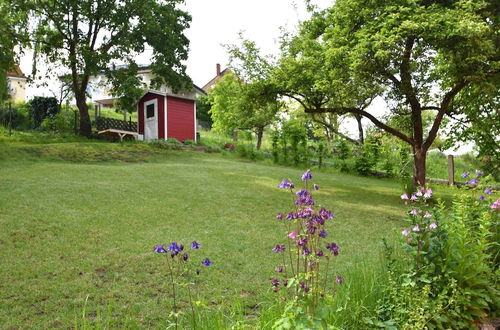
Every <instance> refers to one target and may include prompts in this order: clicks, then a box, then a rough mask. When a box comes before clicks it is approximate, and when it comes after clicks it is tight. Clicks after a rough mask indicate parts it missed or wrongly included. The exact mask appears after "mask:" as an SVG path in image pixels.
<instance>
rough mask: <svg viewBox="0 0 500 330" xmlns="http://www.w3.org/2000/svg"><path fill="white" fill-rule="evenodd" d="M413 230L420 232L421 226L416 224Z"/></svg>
mask: <svg viewBox="0 0 500 330" xmlns="http://www.w3.org/2000/svg"><path fill="white" fill-rule="evenodd" d="M412 230H413V231H414V232H419V231H420V227H419V226H418V225H415V226H414V227H413V228H412Z"/></svg>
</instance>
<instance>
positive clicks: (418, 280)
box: [366, 190, 500, 329]
mask: <svg viewBox="0 0 500 330" xmlns="http://www.w3.org/2000/svg"><path fill="white" fill-rule="evenodd" d="M431 193H432V192H431V191H430V190H426V191H425V193H424V191H423V190H420V191H418V192H417V193H416V194H415V195H412V196H411V198H409V197H408V195H407V194H403V195H402V198H403V199H405V200H407V201H408V202H409V201H410V200H412V201H413V202H411V203H412V210H411V211H410V212H409V214H408V219H407V221H408V222H409V225H408V226H407V228H405V229H404V230H403V231H402V234H403V237H404V243H403V245H402V248H403V251H404V252H405V254H404V257H403V258H399V259H398V258H395V257H394V256H393V253H392V251H391V250H390V249H388V248H387V251H388V253H387V256H388V257H387V258H388V263H389V275H390V279H389V283H388V285H387V286H386V295H385V296H386V297H385V298H384V300H383V301H382V302H381V304H380V309H379V319H378V320H376V321H374V320H372V319H367V320H366V322H367V324H372V325H374V324H379V323H380V322H381V323H380V324H386V323H387V322H390V323H393V324H398V325H400V326H401V328H407V327H415V328H424V327H428V328H431V329H434V328H439V329H442V328H445V329H469V328H474V324H476V323H478V322H480V321H481V320H482V318H484V317H485V316H486V315H488V314H489V313H490V312H491V311H495V310H498V307H499V301H500V296H499V288H498V284H497V281H496V278H497V277H496V274H495V272H498V259H496V258H495V255H494V253H497V252H498V241H497V240H498V222H499V221H498V220H499V218H498V210H497V209H495V208H494V207H493V205H494V203H493V204H492V202H493V199H491V196H490V195H488V196H490V197H484V196H483V197H480V198H476V197H472V196H467V195H463V196H455V198H454V201H453V204H452V206H451V207H445V206H444V203H442V202H439V204H438V206H437V207H435V208H433V209H430V208H429V207H428V206H427V203H426V200H427V198H428V197H430V195H431Z"/></svg>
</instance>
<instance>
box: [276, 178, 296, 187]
mask: <svg viewBox="0 0 500 330" xmlns="http://www.w3.org/2000/svg"><path fill="white" fill-rule="evenodd" d="M294 187H295V186H294V184H293V183H292V182H290V181H288V180H287V179H283V181H281V183H280V184H279V185H278V188H283V189H286V188H290V189H293V188H294Z"/></svg>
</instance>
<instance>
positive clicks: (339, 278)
mask: <svg viewBox="0 0 500 330" xmlns="http://www.w3.org/2000/svg"><path fill="white" fill-rule="evenodd" d="M335 281H337V283H338V284H342V283H344V279H343V278H342V276H339V275H337V277H336V278H335Z"/></svg>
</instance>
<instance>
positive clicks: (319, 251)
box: [316, 250, 325, 257]
mask: <svg viewBox="0 0 500 330" xmlns="http://www.w3.org/2000/svg"><path fill="white" fill-rule="evenodd" d="M324 255H325V253H324V252H323V250H318V251H316V257H322V256H324Z"/></svg>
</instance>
